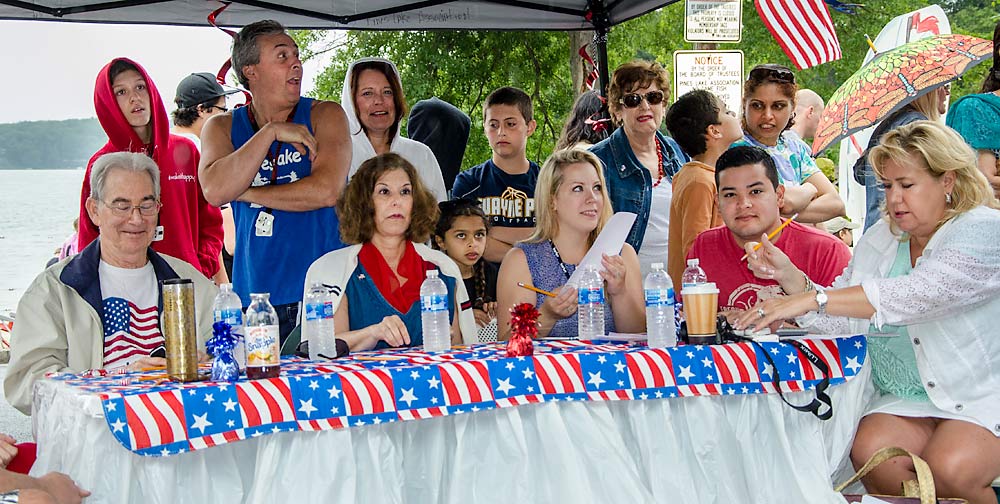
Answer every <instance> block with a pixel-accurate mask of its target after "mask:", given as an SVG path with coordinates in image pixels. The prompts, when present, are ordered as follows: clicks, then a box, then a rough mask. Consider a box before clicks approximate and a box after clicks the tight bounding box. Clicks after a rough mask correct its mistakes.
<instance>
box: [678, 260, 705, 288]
mask: <svg viewBox="0 0 1000 504" xmlns="http://www.w3.org/2000/svg"><path fill="white" fill-rule="evenodd" d="M706 282H708V275H705V270H703V269H701V266H699V265H698V258H694V259H688V261H687V268H686V269H685V270H684V274H682V275H681V287H694V286H695V285H698V284H703V283H706Z"/></svg>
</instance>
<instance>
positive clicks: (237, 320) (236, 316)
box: [213, 308, 243, 327]
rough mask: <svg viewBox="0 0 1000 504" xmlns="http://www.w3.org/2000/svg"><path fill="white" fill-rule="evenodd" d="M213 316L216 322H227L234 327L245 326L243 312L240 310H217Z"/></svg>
mask: <svg viewBox="0 0 1000 504" xmlns="http://www.w3.org/2000/svg"><path fill="white" fill-rule="evenodd" d="M213 315H214V317H215V321H216V322H225V323H227V324H229V325H230V326H232V327H235V326H238V325H243V312H242V311H241V310H240V309H239V308H226V309H225V310H215V312H214V314H213Z"/></svg>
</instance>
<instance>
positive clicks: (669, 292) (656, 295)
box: [643, 263, 677, 348]
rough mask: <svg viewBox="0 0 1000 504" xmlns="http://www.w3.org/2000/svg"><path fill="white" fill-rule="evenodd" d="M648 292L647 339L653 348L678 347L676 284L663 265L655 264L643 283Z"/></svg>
mask: <svg viewBox="0 0 1000 504" xmlns="http://www.w3.org/2000/svg"><path fill="white" fill-rule="evenodd" d="M643 289H645V291H646V337H647V339H648V341H647V343H648V345H649V346H650V347H652V348H664V347H672V346H677V330H676V326H675V325H674V283H673V281H672V280H671V279H670V276H669V275H667V272H666V271H663V263H653V270H652V271H650V272H649V274H647V275H646V280H645V282H643Z"/></svg>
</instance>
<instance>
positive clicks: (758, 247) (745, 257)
mask: <svg viewBox="0 0 1000 504" xmlns="http://www.w3.org/2000/svg"><path fill="white" fill-rule="evenodd" d="M798 216H799V214H795V215H793V216H791V217H789V218H788V219H786V220H785V222H782V223H781V225H780V226H778V229H775V230H774V231H771V234H769V235H767V239H768V240H773V239H774V237H775V236H778V233H780V232H781V230H782V229H785V226H787V225H788V223H789V222H792V221H793V220H795V218H796V217H798ZM761 245H763V244H762V243H758V244H756V245H754V246H753V250H754V252H756V251H757V250H758V249H760V246H761ZM746 260H747V254H743V257H741V258H740V261H741V262H742V261H746Z"/></svg>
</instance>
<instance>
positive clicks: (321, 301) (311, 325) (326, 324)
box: [302, 282, 337, 360]
mask: <svg viewBox="0 0 1000 504" xmlns="http://www.w3.org/2000/svg"><path fill="white" fill-rule="evenodd" d="M305 307H306V316H305V319H304V320H303V321H302V340H303V341H308V342H309V359H311V360H318V359H332V358H334V357H336V356H337V339H336V338H335V337H334V328H333V294H331V293H330V290H329V289H327V288H326V287H324V286H323V284H322V283H320V282H313V284H312V286H311V287H310V288H309V294H306V299H305Z"/></svg>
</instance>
